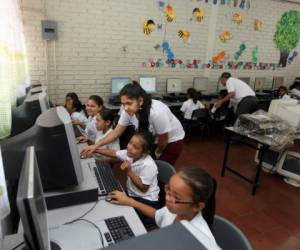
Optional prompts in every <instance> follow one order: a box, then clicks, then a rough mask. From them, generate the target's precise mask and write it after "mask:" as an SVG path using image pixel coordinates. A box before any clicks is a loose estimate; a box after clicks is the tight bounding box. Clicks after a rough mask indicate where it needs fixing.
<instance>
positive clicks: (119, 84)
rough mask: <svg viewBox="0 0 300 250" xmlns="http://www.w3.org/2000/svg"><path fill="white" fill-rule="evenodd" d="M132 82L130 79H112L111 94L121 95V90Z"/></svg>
mask: <svg viewBox="0 0 300 250" xmlns="http://www.w3.org/2000/svg"><path fill="white" fill-rule="evenodd" d="M130 82H131V79H130V78H129V77H113V78H112V79H111V93H112V94H113V95H119V93H120V91H121V89H122V88H123V87H124V86H125V85H127V84H128V83H130Z"/></svg>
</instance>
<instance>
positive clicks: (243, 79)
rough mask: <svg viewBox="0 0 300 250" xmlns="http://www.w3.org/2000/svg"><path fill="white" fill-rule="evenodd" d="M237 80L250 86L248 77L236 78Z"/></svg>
mask: <svg viewBox="0 0 300 250" xmlns="http://www.w3.org/2000/svg"><path fill="white" fill-rule="evenodd" d="M238 79H240V80H241V81H243V82H245V83H247V84H248V85H250V77H238Z"/></svg>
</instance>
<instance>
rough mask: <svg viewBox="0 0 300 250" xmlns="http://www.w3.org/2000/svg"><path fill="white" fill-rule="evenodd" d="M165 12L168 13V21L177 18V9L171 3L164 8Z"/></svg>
mask: <svg viewBox="0 0 300 250" xmlns="http://www.w3.org/2000/svg"><path fill="white" fill-rule="evenodd" d="M164 13H165V15H166V18H167V21H168V22H173V21H174V20H175V19H176V13H175V10H174V9H173V7H172V6H171V5H169V4H168V5H167V6H166V7H165V8H164Z"/></svg>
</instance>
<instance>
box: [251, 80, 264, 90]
mask: <svg viewBox="0 0 300 250" xmlns="http://www.w3.org/2000/svg"><path fill="white" fill-rule="evenodd" d="M265 81H266V78H265V77H256V78H255V81H254V91H263V89H264V86H265Z"/></svg>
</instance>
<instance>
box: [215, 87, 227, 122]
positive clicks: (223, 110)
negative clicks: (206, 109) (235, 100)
mask: <svg viewBox="0 0 300 250" xmlns="http://www.w3.org/2000/svg"><path fill="white" fill-rule="evenodd" d="M227 95H228V91H227V90H226V89H222V90H220V92H219V94H218V97H217V100H221V99H223V98H224V97H225V96H227ZM229 104H230V101H227V102H225V103H223V105H222V106H221V107H219V108H217V107H216V103H215V104H214V105H213V107H212V109H211V110H210V117H211V118H212V119H213V120H215V121H223V120H225V119H226V117H227V113H228V109H229Z"/></svg>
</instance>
